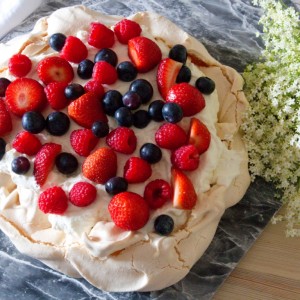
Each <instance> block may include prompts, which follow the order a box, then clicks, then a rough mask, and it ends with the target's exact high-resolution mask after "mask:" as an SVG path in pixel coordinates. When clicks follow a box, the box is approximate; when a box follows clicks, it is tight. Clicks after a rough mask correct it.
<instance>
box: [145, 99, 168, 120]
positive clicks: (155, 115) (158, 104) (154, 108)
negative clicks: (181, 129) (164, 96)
mask: <svg viewBox="0 0 300 300" xmlns="http://www.w3.org/2000/svg"><path fill="white" fill-rule="evenodd" d="M164 105H165V102H164V101H163V100H155V101H153V102H151V104H150V105H149V107H148V114H149V116H150V118H151V119H152V120H154V121H156V122H161V121H163V120H164V117H163V115H162V108H163V106H164Z"/></svg>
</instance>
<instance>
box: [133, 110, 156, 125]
mask: <svg viewBox="0 0 300 300" xmlns="http://www.w3.org/2000/svg"><path fill="white" fill-rule="evenodd" d="M132 117H133V126H134V127H136V128H140V129H142V128H145V127H147V125H148V124H149V123H150V121H151V118H150V116H149V114H148V112H147V111H146V110H143V109H140V110H138V111H136V112H134V113H133V116H132Z"/></svg>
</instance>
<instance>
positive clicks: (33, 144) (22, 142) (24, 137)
mask: <svg viewBox="0 0 300 300" xmlns="http://www.w3.org/2000/svg"><path fill="white" fill-rule="evenodd" d="M12 147H13V148H14V149H16V150H17V151H18V152H20V153H24V154H27V155H35V154H37V153H38V151H39V150H40V149H41V147H42V143H41V142H40V140H39V139H38V137H37V136H36V135H34V134H32V133H30V132H28V131H21V132H19V133H18V134H17V135H16V137H15V138H14V140H13V142H12Z"/></svg>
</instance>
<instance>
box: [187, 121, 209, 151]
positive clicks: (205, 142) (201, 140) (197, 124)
mask: <svg viewBox="0 0 300 300" xmlns="http://www.w3.org/2000/svg"><path fill="white" fill-rule="evenodd" d="M188 136H189V144H191V145H194V146H195V147H196V148H197V150H198V152H199V154H202V153H204V152H205V151H206V150H207V149H208V147H209V145H210V140H211V136H210V132H209V130H208V129H207V127H206V126H205V124H204V123H202V122H201V121H200V120H198V119H196V118H191V121H190V129H189V133H188Z"/></svg>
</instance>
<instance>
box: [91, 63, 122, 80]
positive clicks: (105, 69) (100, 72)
mask: <svg viewBox="0 0 300 300" xmlns="http://www.w3.org/2000/svg"><path fill="white" fill-rule="evenodd" d="M92 77H93V79H94V80H95V81H98V82H99V83H101V84H113V83H115V82H116V81H117V79H118V73H117V70H116V69H115V68H114V67H113V66H112V65H111V64H109V63H108V62H106V61H103V60H101V61H98V62H96V63H95V65H94V69H93V75H92Z"/></svg>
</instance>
